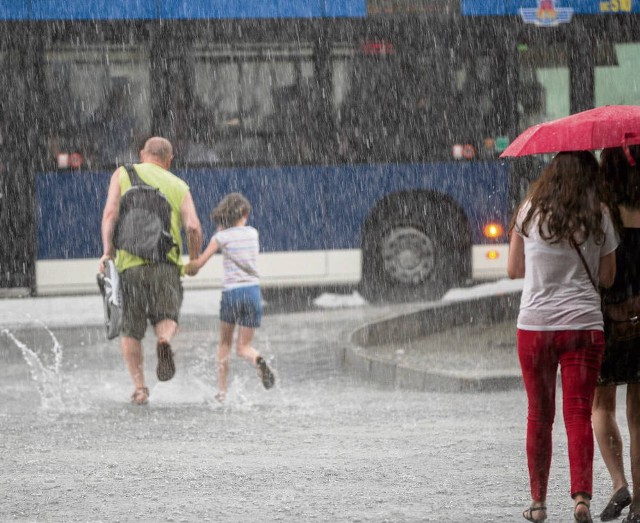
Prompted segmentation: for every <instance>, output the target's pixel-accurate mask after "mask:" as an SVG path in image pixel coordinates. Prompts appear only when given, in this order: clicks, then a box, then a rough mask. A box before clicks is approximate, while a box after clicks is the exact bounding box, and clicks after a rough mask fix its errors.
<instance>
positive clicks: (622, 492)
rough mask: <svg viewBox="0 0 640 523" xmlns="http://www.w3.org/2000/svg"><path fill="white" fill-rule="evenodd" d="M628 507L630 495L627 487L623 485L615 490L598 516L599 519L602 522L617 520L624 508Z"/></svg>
mask: <svg viewBox="0 0 640 523" xmlns="http://www.w3.org/2000/svg"><path fill="white" fill-rule="evenodd" d="M629 505H631V493H630V492H629V487H627V486H626V485H625V486H624V487H620V488H619V489H618V490H616V491H615V492H614V494H613V496H611V499H610V500H609V503H607V506H606V507H604V510H603V511H602V513H601V514H600V519H601V520H602V521H611V520H613V519H618V518H619V517H620V514H622V511H623V510H624V508H625V507H627V506H629Z"/></svg>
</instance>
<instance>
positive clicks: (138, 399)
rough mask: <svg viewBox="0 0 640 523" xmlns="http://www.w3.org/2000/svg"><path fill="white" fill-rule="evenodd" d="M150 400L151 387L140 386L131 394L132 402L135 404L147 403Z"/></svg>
mask: <svg viewBox="0 0 640 523" xmlns="http://www.w3.org/2000/svg"><path fill="white" fill-rule="evenodd" d="M148 402H149V389H148V388H147V387H138V388H137V389H136V390H134V391H133V394H132V395H131V403H133V404H134V405H146V404H147V403H148Z"/></svg>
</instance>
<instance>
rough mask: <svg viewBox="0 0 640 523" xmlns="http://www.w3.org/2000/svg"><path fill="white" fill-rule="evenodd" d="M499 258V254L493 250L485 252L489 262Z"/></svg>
mask: <svg viewBox="0 0 640 523" xmlns="http://www.w3.org/2000/svg"><path fill="white" fill-rule="evenodd" d="M499 257H500V253H499V252H498V251H496V250H495V249H491V250H490V251H487V258H488V259H489V260H497V259H498V258H499Z"/></svg>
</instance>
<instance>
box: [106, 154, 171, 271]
mask: <svg viewBox="0 0 640 523" xmlns="http://www.w3.org/2000/svg"><path fill="white" fill-rule="evenodd" d="M124 167H125V169H126V170H127V173H128V174H129V180H131V188H130V189H129V190H128V191H127V192H125V193H124V194H123V195H122V197H121V198H120V214H119V216H118V220H117V222H116V227H115V232H114V236H113V244H114V245H115V247H116V249H122V250H125V251H127V252H129V253H131V254H134V255H136V256H139V257H140V258H143V259H145V260H149V261H152V262H166V261H167V255H168V254H169V252H170V251H171V249H173V248H177V247H178V246H177V244H176V243H175V242H174V241H173V237H172V236H171V232H170V231H171V205H170V204H169V202H168V201H167V199H166V198H165V196H164V194H162V193H161V192H160V191H159V190H158V189H157V188H155V187H151V186H150V185H148V184H146V183H144V182H143V181H142V179H141V178H140V177H139V176H138V173H137V172H136V169H135V167H134V166H133V165H130V164H128V165H125V166H124Z"/></svg>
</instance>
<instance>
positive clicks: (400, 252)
mask: <svg viewBox="0 0 640 523" xmlns="http://www.w3.org/2000/svg"><path fill="white" fill-rule="evenodd" d="M470 253H471V250H470V236H469V232H468V227H467V226H466V220H464V219H463V218H462V217H460V216H459V211H457V209H455V208H453V206H450V205H442V204H440V205H439V204H437V203H434V202H431V201H420V200H419V199H412V200H409V201H407V200H398V201H397V202H395V203H394V202H391V203H389V204H387V205H385V206H384V207H383V208H381V209H379V210H378V211H377V212H376V213H375V214H374V215H373V216H372V217H371V219H370V220H369V221H368V222H367V224H366V225H365V233H364V239H363V249H362V281H361V285H360V289H361V293H362V295H363V296H364V297H365V298H366V299H367V300H369V301H374V302H375V301H414V300H435V299H439V298H441V297H442V295H443V294H444V293H445V292H446V291H447V290H448V289H449V288H450V287H451V286H452V285H455V284H457V283H460V282H462V281H464V279H465V278H467V277H468V275H469V273H470V258H471V255H470Z"/></svg>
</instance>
